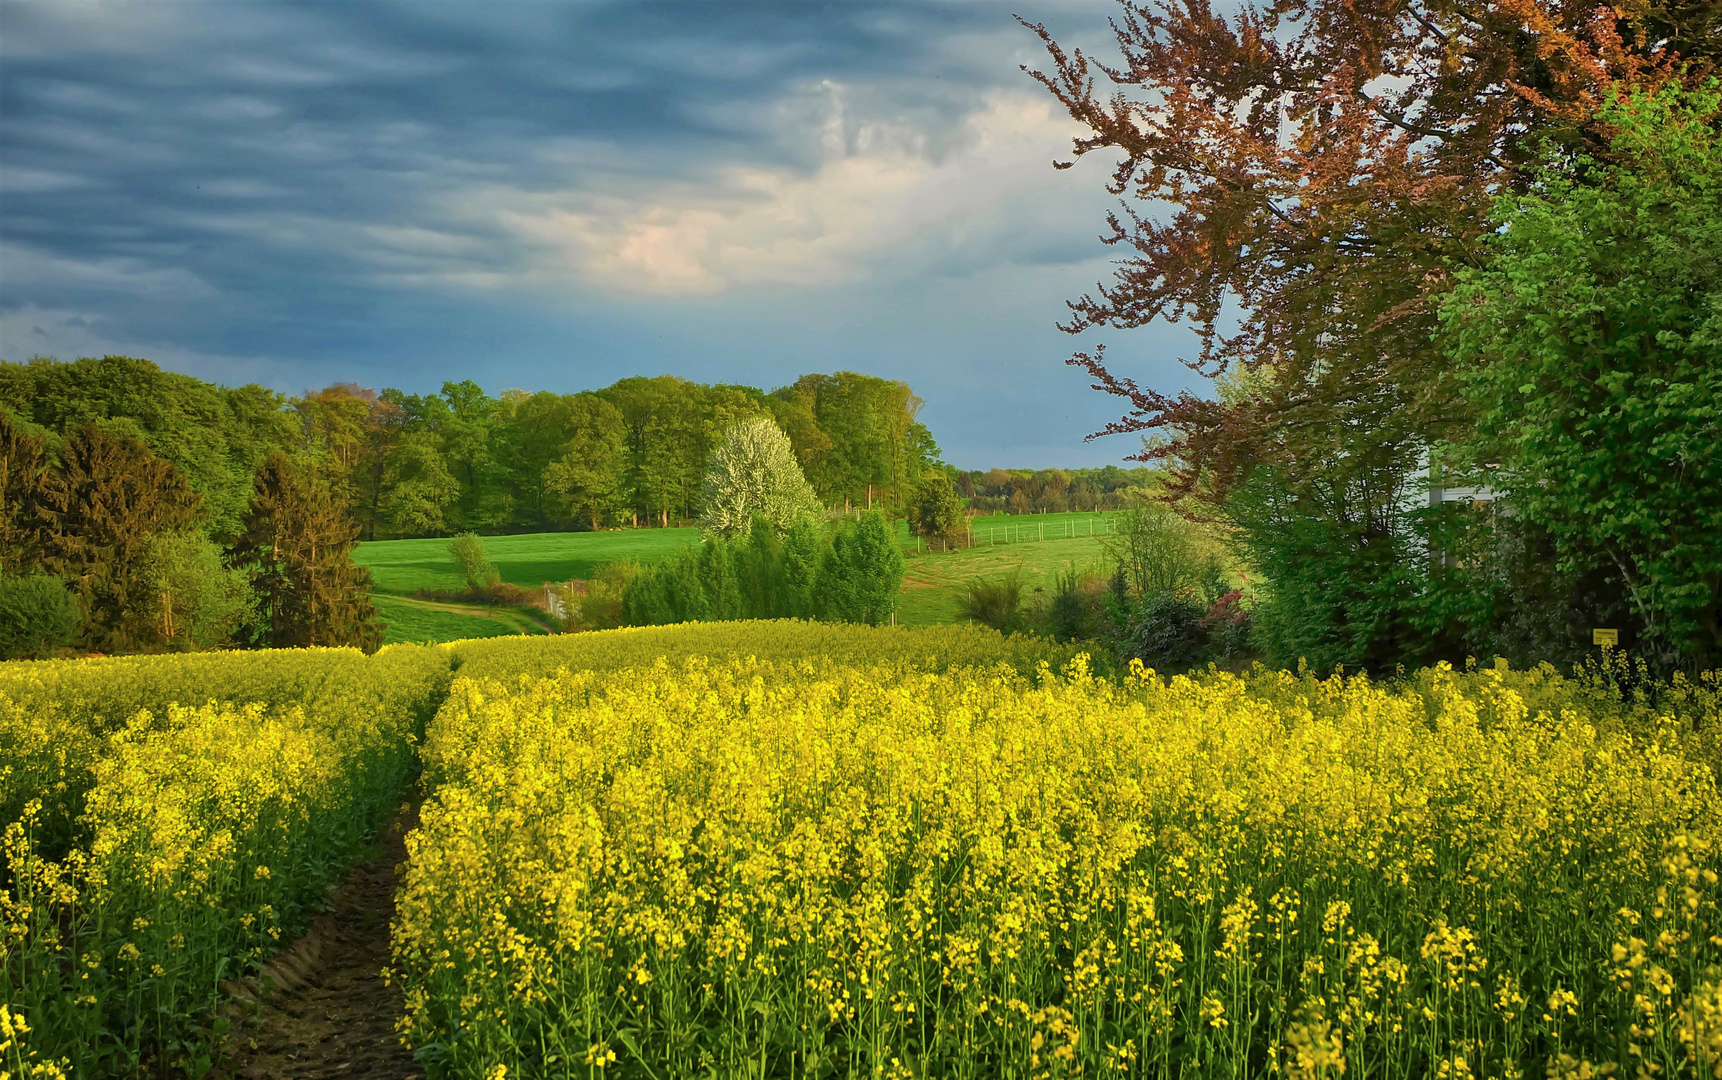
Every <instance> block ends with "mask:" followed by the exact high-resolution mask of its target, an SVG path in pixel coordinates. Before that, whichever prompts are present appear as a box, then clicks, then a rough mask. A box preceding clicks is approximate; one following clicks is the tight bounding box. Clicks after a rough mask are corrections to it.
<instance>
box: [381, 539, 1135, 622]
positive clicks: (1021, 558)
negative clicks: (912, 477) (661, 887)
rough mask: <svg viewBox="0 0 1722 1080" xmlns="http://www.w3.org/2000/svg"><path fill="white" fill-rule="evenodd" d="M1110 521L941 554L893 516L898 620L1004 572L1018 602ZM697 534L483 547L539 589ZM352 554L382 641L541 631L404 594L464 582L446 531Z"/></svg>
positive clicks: (1091, 562)
mask: <svg viewBox="0 0 1722 1080" xmlns="http://www.w3.org/2000/svg"><path fill="white" fill-rule="evenodd" d="M1108 521H1109V515H1106V514H1086V513H1076V514H1028V515H1011V514H994V515H990V516H986V517H977V518H975V519H973V521H972V523H971V524H972V530H973V536H974V542H975V546H974V547H972V548H967V549H964V550H959V551H947V552H930V551H926V550H924V549H923V548H922V546H921V545H920V544H918V543H917V542H916V538H915V536H914V534H912V533H911V532H910V531H909V526H908V523H907V522H902V521H899V522H898V523H897V536H898V539H899V541H900V542H901V543H902V545H903V551H904V554H905V555H906V556H907V560H908V567H907V571H906V573H905V575H904V579H903V596H902V599H901V601H900V602H899V604H898V608H897V621H898V622H899V623H902V624H905V625H909V626H932V625H936V624H940V623H952V622H961V621H962V617H961V615H959V614H958V612H957V607H958V605H959V604H960V603H961V602H962V598H963V595H964V592H965V590H966V589H967V588H968V585H969V583H970V582H971V581H973V580H975V579H976V578H991V577H997V576H1000V575H1002V574H1005V573H1007V572H1009V571H1011V570H1019V571H1020V572H1021V573H1022V576H1023V580H1024V582H1025V583H1026V585H1027V589H1026V591H1025V595H1024V600H1025V601H1026V600H1028V599H1029V597H1030V596H1032V594H1033V591H1034V589H1036V588H1046V589H1050V588H1051V587H1052V585H1053V582H1054V580H1055V579H1056V577H1057V576H1058V574H1059V572H1060V571H1062V570H1065V569H1067V568H1071V567H1074V568H1076V569H1079V570H1084V569H1089V568H1092V567H1096V566H1098V565H1099V563H1100V560H1101V547H1100V539H1099V538H1100V536H1102V535H1104V534H1105V533H1106V532H1107V531H1109V524H1108ZM1043 536H1044V537H1045V539H1044V540H1043V539H1041V538H1042V537H1043ZM698 540H699V530H698V529H696V528H691V527H689V528H677V529H619V530H614V531H608V532H569V533H528V534H523V535H517V536H487V537H485V538H484V547H485V550H486V551H487V552H488V553H489V554H490V561H491V562H492V563H494V564H495V566H496V570H497V573H498V574H500V575H501V577H502V580H503V581H506V582H508V583H509V584H511V585H520V586H524V587H526V588H537V587H538V586H540V585H543V584H544V583H546V582H563V581H569V580H571V579H574V578H590V577H592V576H593V574H595V573H596V572H597V570H598V568H599V567H601V566H604V565H605V564H606V563H611V562H615V561H616V560H618V559H634V560H635V561H637V562H642V563H651V562H657V561H659V560H661V559H667V558H669V557H670V556H671V555H674V554H675V553H676V552H677V551H679V550H680V549H681V548H683V547H685V546H686V545H688V544H693V543H697V542H698ZM354 561H355V562H357V563H359V564H360V565H361V566H368V567H370V568H371V581H372V584H373V586H374V587H375V590H376V591H375V593H374V594H373V600H374V602H375V603H376V605H377V610H378V612H379V613H380V614H381V615H382V617H383V619H384V620H385V621H386V622H387V623H388V624H389V630H388V636H387V640H388V641H390V642H425V641H454V640H457V639H460V638H476V637H496V636H500V635H503V634H522V633H542V632H543V629H544V628H543V627H542V626H540V625H538V624H537V623H535V622H534V621H533V620H532V619H531V618H530V617H529V616H527V615H526V613H525V612H523V611H520V610H517V609H512V608H487V607H483V606H479V605H470V604H444V603H436V602H427V601H422V600H416V599H412V598H411V594H412V593H415V592H418V591H420V590H426V591H437V590H445V591H449V592H458V591H460V590H461V589H462V588H464V586H465V582H464V580H463V579H462V577H461V572H460V567H459V566H457V565H456V564H455V561H454V558H453V556H451V555H450V554H449V551H448V539H447V538H446V537H442V538H432V539H423V540H379V541H373V542H371V543H368V544H361V545H359V548H358V550H357V551H356V552H355V553H354Z"/></svg>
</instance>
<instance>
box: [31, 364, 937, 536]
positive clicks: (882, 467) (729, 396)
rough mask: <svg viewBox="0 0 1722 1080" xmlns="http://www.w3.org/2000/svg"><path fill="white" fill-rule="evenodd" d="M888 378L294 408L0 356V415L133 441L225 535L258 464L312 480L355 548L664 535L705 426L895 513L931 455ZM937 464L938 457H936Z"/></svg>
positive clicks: (342, 390) (693, 481) (816, 481)
mask: <svg viewBox="0 0 1722 1080" xmlns="http://www.w3.org/2000/svg"><path fill="white" fill-rule="evenodd" d="M920 408H921V399H920V398H918V397H916V396H915V395H914V393H913V392H912V391H910V389H909V387H908V386H906V385H904V384H903V383H901V382H896V381H893V380H889V379H880V378H876V377H873V376H868V375H859V374H856V373H854V372H836V373H834V374H829V375H821V374H812V375H805V376H803V377H801V378H800V379H797V380H796V381H795V382H794V383H793V384H791V385H789V386H784V387H779V388H777V389H775V390H773V391H771V392H769V393H767V392H766V391H764V390H760V389H758V388H755V387H748V386H729V385H704V384H700V383H695V382H690V381H688V380H685V379H679V378H676V377H674V376H670V375H663V376H658V377H656V378H644V377H639V378H627V379H622V380H620V381H619V382H617V383H615V384H613V385H611V386H608V387H605V388H604V389H602V390H595V391H586V392H582V393H576V394H553V393H549V392H539V393H528V392H526V391H523V390H508V391H505V392H503V393H502V395H501V396H500V397H492V396H490V395H489V394H487V393H485V392H484V390H483V389H482V388H480V387H479V386H478V385H477V384H476V383H474V382H472V381H470V380H468V381H463V382H458V383H455V382H450V383H445V384H444V385H443V387H442V389H441V391H440V392H438V393H436V394H408V393H405V392H404V391H400V390H396V389H383V390H380V391H377V390H372V389H369V388H366V387H362V386H359V385H358V384H355V383H337V384H335V385H332V386H328V387H325V388H324V389H322V390H317V391H309V392H306V393H305V394H302V395H300V396H297V397H286V396H283V395H281V394H277V393H274V392H272V391H269V390H267V389H264V388H263V387H260V386H244V387H238V388H232V387H225V386H218V385H215V384H213V383H208V382H204V381H202V380H200V379H195V378H192V377H190V376H187V375H180V374H176V373H173V372H166V371H162V370H161V369H160V368H158V367H157V366H156V365H154V364H152V363H150V362H149V361H147V360H137V359H131V358H128V357H117V356H109V357H104V358H101V359H94V358H91V359H83V360H78V361H75V362H72V363H59V362H56V361H52V360H42V359H38V360H33V361H30V362H28V363H23V364H16V363H6V362H0V409H4V410H6V411H7V412H8V413H10V414H11V416H12V417H13V419H14V420H15V421H17V422H19V423H22V424H24V425H25V426H27V427H29V428H30V429H32V430H37V431H40V432H42V433H44V434H45V435H47V436H48V437H49V438H50V439H52V438H58V437H60V436H62V435H64V433H66V432H68V431H70V430H72V429H74V428H76V427H77V426H79V425H80V424H84V423H94V424H97V425H100V426H103V427H105V428H107V429H109V430H111V431H114V432H116V433H123V434H127V435H130V436H132V437H134V438H136V439H137V440H138V441H140V442H141V443H143V444H144V445H145V446H146V447H148V448H149V450H150V451H151V452H152V453H153V454H155V455H156V456H157V457H160V458H161V459H163V460H165V461H167V462H169V463H170V464H172V465H173V466H174V468H176V469H177V470H178V471H179V472H180V474H181V475H182V476H184V478H185V480H186V482H187V484H188V485H189V487H190V488H191V490H192V491H194V492H196V493H197V494H198V495H199V496H200V497H201V499H202V503H201V506H202V510H201V514H202V515H203V520H204V521H205V522H206V524H207V526H208V531H209V532H210V534H211V535H212V536H224V535H232V534H233V533H234V531H235V530H236V529H237V527H238V521H239V517H240V515H241V514H242V513H243V510H244V507H245V506H246V504H247V501H248V499H249V497H250V485H251V479H252V475H253V473H254V472H255V470H256V467H257V465H258V463H259V462H260V461H261V460H262V458H263V456H264V455H265V454H266V453H268V452H270V451H280V452H282V453H284V454H286V455H287V456H288V457H289V458H291V459H292V460H294V461H295V462H297V463H299V464H301V465H303V466H305V467H306V468H309V469H312V470H313V471H315V472H316V474H317V475H318V477H319V478H320V482H321V483H323V484H324V485H325V486H327V487H328V489H329V491H330V492H331V494H332V495H333V497H334V498H335V499H336V500H337V501H338V502H339V503H340V504H341V505H343V506H344V507H346V508H347V512H348V513H349V515H350V516H351V517H352V519H353V520H354V521H355V522H356V523H357V524H358V526H359V530H360V536H361V538H362V539H365V540H373V539H388V538H396V537H419V536H443V535H453V534H456V533H461V532H478V533H502V532H540V531H553V530H565V529H589V528H594V527H600V526H613V525H639V526H645V525H658V526H663V525H672V524H680V523H683V522H687V521H691V520H693V519H694V518H695V517H697V516H698V514H699V509H700V507H699V496H700V484H701V481H702V479H703V477H704V472H705V467H706V463H707V461H708V460H709V459H710V457H711V453H712V450H713V448H714V447H715V446H716V444H717V441H718V440H719V439H720V438H721V436H722V434H723V432H724V431H725V430H727V429H728V428H729V427H730V426H732V425H733V424H734V423H735V422H737V421H739V420H743V419H747V418H749V417H754V416H767V417H770V418H771V419H772V420H774V421H775V422H776V423H777V425H778V426H779V427H780V428H781V429H782V430H783V431H784V432H785V433H786V434H787V435H788V436H789V439H790V442H791V445H792V446H793V447H794V449H795V454H796V457H797V460H798V461H799V463H800V465H801V467H802V470H803V471H804V472H805V474H806V476H807V479H808V481H809V482H810V483H811V484H812V485H813V489H814V491H815V493H816V494H817V496H818V497H819V498H820V500H822V501H823V502H824V503H825V504H826V505H827V506H858V507H862V508H867V507H876V508H880V509H884V510H886V511H887V512H900V510H901V507H902V506H904V505H905V504H906V502H907V501H908V500H909V499H910V498H912V493H913V490H914V487H915V485H916V483H917V482H918V481H919V479H920V477H921V475H922V474H923V473H924V472H925V471H927V470H928V469H929V468H933V467H935V466H937V465H938V456H939V449H938V446H937V444H936V443H935V442H934V441H933V438H932V435H931V433H930V432H929V431H928V430H927V427H926V425H924V424H922V423H921V422H920V421H919V420H918V419H917V416H918V414H919V411H920ZM941 467H942V466H941Z"/></svg>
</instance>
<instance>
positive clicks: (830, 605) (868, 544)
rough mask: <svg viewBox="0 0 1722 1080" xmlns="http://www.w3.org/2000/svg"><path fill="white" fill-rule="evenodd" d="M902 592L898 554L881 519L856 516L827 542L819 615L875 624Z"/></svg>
mask: <svg viewBox="0 0 1722 1080" xmlns="http://www.w3.org/2000/svg"><path fill="white" fill-rule="evenodd" d="M902 588H903V552H902V549H901V548H899V547H898V546H897V537H896V536H895V535H894V534H893V531H892V529H891V526H890V523H888V522H887V521H886V520H885V515H883V514H881V513H879V512H878V511H877V510H872V511H868V512H867V513H864V514H862V515H861V518H860V520H858V521H856V522H854V523H853V524H850V525H848V526H847V527H845V528H844V529H842V530H841V531H839V532H838V533H837V535H836V536H835V537H834V538H833V539H832V542H831V548H830V550H828V551H827V552H826V554H825V558H824V562H823V565H822V566H821V567H820V574H819V592H820V596H821V599H822V602H823V605H824V607H823V614H824V617H825V618H827V619H830V620H832V621H835V622H857V623H866V624H867V625H869V626H878V625H880V624H881V623H885V622H887V621H889V620H890V618H891V616H892V614H893V613H894V612H895V611H896V610H897V594H898V593H899V592H900V591H901V590H902Z"/></svg>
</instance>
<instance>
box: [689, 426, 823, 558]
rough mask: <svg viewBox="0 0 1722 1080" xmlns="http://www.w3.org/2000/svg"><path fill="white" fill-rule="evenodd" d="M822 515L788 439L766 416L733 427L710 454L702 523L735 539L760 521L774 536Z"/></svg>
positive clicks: (702, 502) (712, 531)
mask: <svg viewBox="0 0 1722 1080" xmlns="http://www.w3.org/2000/svg"><path fill="white" fill-rule="evenodd" d="M823 512H824V507H822V506H821V505H820V504H819V500H818V498H817V497H816V496H815V495H814V494H813V488H812V486H811V485H809V484H808V482H807V479H806V477H804V476H802V475H801V465H800V464H799V463H798V462H797V461H796V460H795V451H794V449H793V448H792V447H791V446H790V445H789V439H788V438H787V437H786V436H785V435H784V434H783V432H782V431H781V430H779V429H778V426H777V424H775V423H774V422H772V421H771V420H770V419H769V418H767V417H763V416H762V417H756V418H754V419H752V420H744V421H742V422H741V423H739V424H736V425H734V426H732V427H731V428H730V429H729V430H728V431H727V432H726V433H725V434H724V438H723V441H722V442H721V443H720V444H719V445H718V447H717V449H716V450H715V451H714V452H713V454H712V459H711V465H710V466H709V467H708V468H707V470H706V477H705V485H704V489H703V494H702V497H701V517H700V524H701V525H702V526H703V527H704V528H705V529H706V530H707V531H708V532H711V533H715V534H717V535H719V536H725V537H729V536H735V535H737V534H739V533H742V532H744V531H746V530H748V529H751V528H752V527H753V522H754V519H755V518H762V519H764V520H765V521H766V522H767V523H768V524H769V525H770V526H771V528H772V530H773V531H774V532H776V533H777V534H778V535H782V534H783V533H785V532H787V531H788V530H789V527H790V526H791V525H793V524H794V523H795V521H796V520H797V519H799V518H803V517H810V516H814V515H818V514H822V513H823Z"/></svg>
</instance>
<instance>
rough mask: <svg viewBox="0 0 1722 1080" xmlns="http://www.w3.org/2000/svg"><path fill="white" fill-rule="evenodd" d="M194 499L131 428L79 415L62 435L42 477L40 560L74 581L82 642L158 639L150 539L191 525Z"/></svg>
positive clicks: (127, 643)
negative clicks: (148, 565)
mask: <svg viewBox="0 0 1722 1080" xmlns="http://www.w3.org/2000/svg"><path fill="white" fill-rule="evenodd" d="M200 501H201V497H200V496H199V495H198V494H197V493H196V492H194V491H192V490H191V487H190V485H188V484H187V483H186V481H185V477H184V476H182V475H181V474H180V472H179V470H178V469H176V468H174V467H173V465H172V464H170V463H168V462H166V461H163V460H162V459H160V458H158V457H156V456H155V455H153V454H151V453H150V452H149V450H148V449H147V448H145V446H144V444H143V443H141V442H139V441H138V440H137V439H134V438H132V437H131V436H129V435H118V434H114V433H112V432H109V431H107V430H105V429H103V428H101V427H98V426H96V425H94V424H85V425H84V426H82V427H80V428H78V429H77V430H75V431H73V432H72V433H71V434H70V435H69V436H67V438H66V442H65V446H64V447H63V448H62V451H61V461H60V465H59V467H58V468H56V469H51V470H49V471H48V472H47V473H46V474H45V475H44V476H43V479H42V486H41V494H40V503H39V506H40V513H41V520H42V526H41V528H42V532H41V545H42V546H41V551H42V564H43V566H44V567H45V568H46V569H48V570H49V571H51V572H52V573H54V574H56V575H57V576H59V577H61V578H64V579H65V580H67V581H69V582H71V583H72V586H73V588H74V589H76V591H77V593H78V598H79V601H80V603H81V605H82V607H83V612H84V627H83V639H84V644H85V645H86V646H88V647H89V648H91V649H95V650H97V651H100V652H119V651H128V650H133V649H140V648H150V647H153V646H155V645H157V644H159V642H158V641H157V638H156V634H155V630H154V627H153V624H152V620H151V618H150V613H151V612H152V611H153V610H154V601H155V597H154V596H153V595H152V590H153V584H152V582H151V580H150V577H149V575H148V574H147V573H146V572H145V570H144V564H145V561H146V557H147V554H148V551H149V544H150V541H151V539H152V538H153V537H155V536H156V535H157V534H158V533H165V532H180V531H184V530H186V529H189V528H191V526H192V525H193V523H194V522H195V521H196V520H197V509H198V504H199V502H200Z"/></svg>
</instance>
